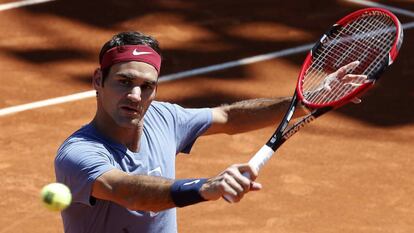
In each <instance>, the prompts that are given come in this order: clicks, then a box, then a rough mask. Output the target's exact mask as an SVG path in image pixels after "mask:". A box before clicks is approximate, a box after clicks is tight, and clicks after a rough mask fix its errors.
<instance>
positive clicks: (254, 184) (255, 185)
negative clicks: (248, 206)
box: [250, 181, 263, 191]
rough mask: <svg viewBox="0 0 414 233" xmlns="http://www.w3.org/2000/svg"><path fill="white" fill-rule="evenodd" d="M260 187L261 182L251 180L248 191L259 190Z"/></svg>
mask: <svg viewBox="0 0 414 233" xmlns="http://www.w3.org/2000/svg"><path fill="white" fill-rule="evenodd" d="M262 187H263V186H262V184H260V183H257V182H254V181H253V182H252V183H251V186H250V191H259V190H261V189H262Z"/></svg>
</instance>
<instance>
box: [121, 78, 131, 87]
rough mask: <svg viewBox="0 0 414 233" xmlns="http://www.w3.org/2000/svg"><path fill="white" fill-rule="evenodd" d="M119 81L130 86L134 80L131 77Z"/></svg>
mask: <svg viewBox="0 0 414 233" xmlns="http://www.w3.org/2000/svg"><path fill="white" fill-rule="evenodd" d="M119 82H120V83H121V84H122V85H124V86H129V85H131V84H132V81H131V80H129V79H121V80H119Z"/></svg>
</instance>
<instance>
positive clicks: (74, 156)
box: [55, 142, 115, 206]
mask: <svg viewBox="0 0 414 233" xmlns="http://www.w3.org/2000/svg"><path fill="white" fill-rule="evenodd" d="M112 169H115V167H114V166H113V165H112V164H111V162H110V159H109V158H108V156H106V155H105V150H104V148H100V147H99V146H97V145H94V144H89V143H85V142H77V143H73V144H70V145H66V146H64V147H62V148H60V150H59V151H58V155H57V156H56V159H55V173H56V180H57V182H60V183H64V184H65V185H67V186H68V187H69V189H70V190H71V192H72V201H73V202H78V203H83V204H85V205H89V206H91V205H93V204H94V201H93V200H94V199H93V198H92V196H91V193H92V186H93V183H94V182H95V180H96V178H98V177H99V176H100V175H102V174H103V173H105V172H107V171H109V170H112Z"/></svg>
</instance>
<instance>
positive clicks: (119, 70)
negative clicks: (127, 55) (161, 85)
mask: <svg viewBox="0 0 414 233" xmlns="http://www.w3.org/2000/svg"><path fill="white" fill-rule="evenodd" d="M112 72H113V73H114V74H115V75H121V76H126V77H129V78H137V77H147V78H154V79H157V77H158V73H157V71H156V69H155V68H154V67H152V66H151V65H148V64H146V63H143V62H136V61H131V62H124V63H119V64H115V65H113V66H112Z"/></svg>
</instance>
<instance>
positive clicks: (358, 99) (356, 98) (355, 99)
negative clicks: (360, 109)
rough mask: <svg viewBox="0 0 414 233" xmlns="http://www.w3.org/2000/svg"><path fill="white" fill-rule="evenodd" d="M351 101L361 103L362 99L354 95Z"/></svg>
mask: <svg viewBox="0 0 414 233" xmlns="http://www.w3.org/2000/svg"><path fill="white" fill-rule="evenodd" d="M351 102H352V103H354V104H359V103H361V102H362V100H361V99H360V98H358V97H355V98H353V99H352V100H351Z"/></svg>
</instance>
